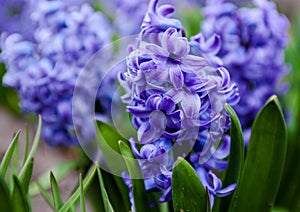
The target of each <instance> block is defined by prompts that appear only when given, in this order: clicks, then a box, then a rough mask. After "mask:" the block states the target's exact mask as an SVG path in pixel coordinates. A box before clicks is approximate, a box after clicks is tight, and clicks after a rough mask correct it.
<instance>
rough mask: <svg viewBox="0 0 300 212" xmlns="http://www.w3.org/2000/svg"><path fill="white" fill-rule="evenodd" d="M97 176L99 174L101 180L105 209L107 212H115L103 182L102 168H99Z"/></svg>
mask: <svg viewBox="0 0 300 212" xmlns="http://www.w3.org/2000/svg"><path fill="white" fill-rule="evenodd" d="M97 174H98V179H99V184H100V190H101V195H102V200H103V204H104V209H105V212H114V209H113V207H112V205H111V203H110V201H109V199H108V195H107V192H106V190H105V185H104V182H103V178H102V175H101V170H100V168H97Z"/></svg>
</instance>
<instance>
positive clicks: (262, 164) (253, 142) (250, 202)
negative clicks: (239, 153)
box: [229, 96, 287, 212]
mask: <svg viewBox="0 0 300 212" xmlns="http://www.w3.org/2000/svg"><path fill="white" fill-rule="evenodd" d="M286 137H287V136H286V125H285V121H284V118H283V114H282V111H281V109H280V105H279V102H278V99H277V97H276V96H272V97H271V98H270V99H269V100H268V102H267V103H266V105H265V106H264V107H263V109H262V110H261V111H260V112H259V114H258V115H257V117H256V119H255V121H254V124H253V128H252V134H251V137H250V143H249V147H248V153H247V158H246V161H245V165H244V168H243V172H242V175H241V178H240V180H239V182H238V185H237V188H236V191H235V192H234V196H233V199H232V202H231V205H230V209H229V211H245V212H247V211H269V210H271V207H272V206H273V204H274V202H275V198H276V195H277V192H278V189H279V184H280V180H281V175H282V173H283V168H284V162H285V156H286V148H287V142H286V140H287V138H286Z"/></svg>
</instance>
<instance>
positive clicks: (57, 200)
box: [50, 172, 63, 211]
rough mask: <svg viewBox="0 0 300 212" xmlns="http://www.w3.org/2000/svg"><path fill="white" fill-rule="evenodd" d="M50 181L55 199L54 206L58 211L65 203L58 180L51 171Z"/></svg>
mask: <svg viewBox="0 0 300 212" xmlns="http://www.w3.org/2000/svg"><path fill="white" fill-rule="evenodd" d="M50 183H51V191H52V196H53V200H54V206H55V209H56V211H58V210H59V209H60V208H61V206H62V205H63V201H62V199H61V196H60V191H59V188H58V185H57V181H56V179H55V177H54V175H53V173H52V172H50Z"/></svg>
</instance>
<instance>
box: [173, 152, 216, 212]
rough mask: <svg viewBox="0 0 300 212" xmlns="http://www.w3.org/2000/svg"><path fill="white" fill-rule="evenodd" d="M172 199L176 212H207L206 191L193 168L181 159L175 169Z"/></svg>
mask: <svg viewBox="0 0 300 212" xmlns="http://www.w3.org/2000/svg"><path fill="white" fill-rule="evenodd" d="M172 198H173V206H174V210H175V211H198V212H202V211H203V212H206V211H207V195H206V191H205V189H204V187H203V185H202V183H201V182H200V180H199V177H198V175H197V173H196V172H195V170H194V169H193V167H192V166H191V165H190V164H189V163H188V162H187V161H186V160H184V159H183V158H180V157H179V158H178V159H177V161H176V163H175V165H174V168H173V174H172ZM208 207H210V206H208Z"/></svg>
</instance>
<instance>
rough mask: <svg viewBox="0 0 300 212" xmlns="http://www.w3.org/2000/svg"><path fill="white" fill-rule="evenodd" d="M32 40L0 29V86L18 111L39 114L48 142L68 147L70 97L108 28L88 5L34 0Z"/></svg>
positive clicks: (71, 129) (71, 142) (72, 141)
mask: <svg viewBox="0 0 300 212" xmlns="http://www.w3.org/2000/svg"><path fill="white" fill-rule="evenodd" d="M31 19H32V20H31V21H32V23H33V25H34V26H35V29H34V32H33V40H32V41H30V40H26V39H25V38H24V37H23V36H22V34H17V33H13V34H8V33H3V34H2V36H1V48H2V58H3V59H4V61H5V64H6V67H7V73H6V74H5V76H4V78H3V84H5V85H7V86H10V87H13V88H14V89H16V90H17V92H18V94H19V97H20V105H21V108H22V109H23V111H25V112H32V113H36V114H41V115H42V117H43V131H42V135H43V137H44V138H45V140H46V141H48V143H49V144H50V145H54V146H56V145H74V144H77V139H76V136H75V134H74V127H73V121H72V95H73V90H74V87H75V83H76V79H77V77H78V74H79V72H80V71H81V69H82V68H83V67H84V65H85V63H86V62H87V61H88V60H89V58H90V57H92V56H93V54H95V53H96V52H97V51H98V50H99V49H101V48H102V47H103V45H105V44H106V43H108V42H110V39H111V26H110V24H109V22H108V21H107V19H106V18H105V17H104V16H103V15H102V14H101V13H99V12H95V11H94V10H93V8H92V7H91V6H90V5H88V4H82V5H72V4H71V6H70V5H69V4H66V2H64V1H60V0H56V1H44V0H41V1H38V2H37V5H36V6H35V9H34V10H33V11H32V13H31Z"/></svg>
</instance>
